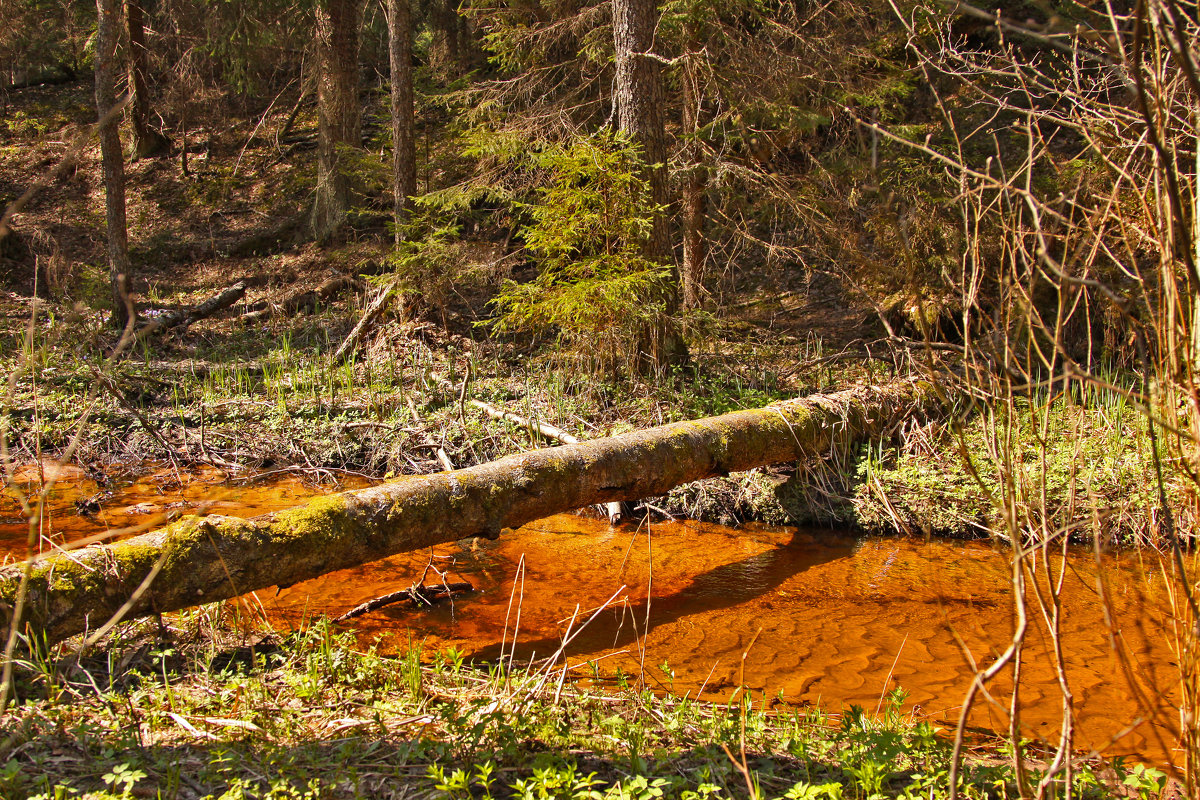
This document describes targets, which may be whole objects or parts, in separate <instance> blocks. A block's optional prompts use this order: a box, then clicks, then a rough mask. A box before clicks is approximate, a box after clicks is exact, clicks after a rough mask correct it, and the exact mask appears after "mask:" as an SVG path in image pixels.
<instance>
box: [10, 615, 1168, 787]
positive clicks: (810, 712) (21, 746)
mask: <svg viewBox="0 0 1200 800" xmlns="http://www.w3.org/2000/svg"><path fill="white" fill-rule="evenodd" d="M220 615H221V612H220V610H219V609H217V608H216V607H210V608H206V609H200V610H197V611H193V612H190V613H189V614H185V615H182V616H180V617H178V618H177V619H175V620H174V621H173V630H172V632H171V634H170V635H169V636H168V637H167V638H161V637H159V638H150V637H148V636H147V635H145V634H143V635H142V636H140V637H138V636H134V635H132V634H130V635H128V636H129V638H125V639H124V640H122V641H118V642H114V643H113V644H112V645H111V646H109V647H107V648H105V650H104V651H103V652H102V653H96V654H92V655H84V656H77V655H71V654H69V653H68V652H66V651H63V652H60V653H57V654H56V658H54V659H49V658H43V659H41V660H36V659H31V660H30V661H28V662H25V663H24V664H23V668H22V669H21V670H19V674H20V680H21V683H20V688H21V694H20V699H19V701H18V702H17V703H16V704H15V706H14V707H13V708H12V709H11V710H10V713H9V714H8V715H7V716H6V717H5V718H3V720H2V722H0V732H2V734H3V743H2V745H3V747H2V749H0V765H2V766H0V795H2V796H4V797H6V798H12V800H22V799H23V798H29V797H39V798H40V797H46V798H76V797H79V798H93V799H94V800H112V799H113V798H131V797H157V798H213V799H214V800H215V799H216V798H220V799H221V800H233V798H402V797H403V798H407V797H417V798H429V800H440V799H442V798H445V800H476V799H479V800H491V799H492V798H522V800H526V799H528V800H551V799H552V798H562V799H563V800H657V798H679V800H709V799H710V798H725V797H728V798H743V797H745V798H750V797H753V798H756V799H757V798H781V799H785V800H808V799H809V798H812V799H814V800H815V799H816V798H833V799H835V800H836V799H837V798H847V799H853V800H871V798H892V797H896V798H916V797H922V798H940V797H945V796H946V794H947V793H946V785H947V776H948V768H949V762H948V758H949V754H950V749H951V748H950V745H949V743H948V742H947V740H946V738H945V736H944V734H943V732H941V731H939V730H938V729H936V728H934V727H933V726H931V725H930V724H929V723H928V722H926V721H923V720H920V719H916V718H914V717H913V715H912V714H911V713H909V712H906V711H905V710H904V693H903V691H902V690H899V689H897V690H894V691H893V692H892V693H891V694H890V695H889V696H888V697H886V698H883V700H882V702H881V704H880V712H879V713H878V715H873V714H870V713H867V712H866V711H864V710H863V709H861V708H857V707H851V708H849V709H846V710H844V711H843V712H842V713H841V714H839V715H831V714H828V715H827V714H826V713H823V712H822V711H821V710H819V709H812V708H810V709H789V708H778V707H776V708H770V707H769V706H770V702H769V700H768V698H765V697H759V696H756V695H753V694H750V693H747V692H738V693H736V695H737V696H736V698H734V699H732V700H731V702H730V703H728V704H709V703H698V702H694V701H691V700H689V699H687V698H679V697H670V696H668V697H660V696H655V695H652V694H650V693H648V692H645V691H639V690H637V689H635V688H630V687H628V686H624V687H622V686H621V683H622V682H621V681H620V679H619V678H618V679H611V678H609V679H605V677H604V676H603V675H601V674H600V670H598V669H596V668H595V666H594V667H593V673H594V677H593V678H592V679H591V680H590V681H589V683H590V686H589V685H585V684H583V683H579V684H572V683H567V684H566V685H565V687H559V686H558V675H559V673H560V670H561V667H562V664H561V662H559V663H555V664H549V665H541V666H539V665H534V667H532V668H529V669H518V670H514V671H512V672H507V671H505V670H503V669H501V668H500V667H498V666H496V665H494V664H478V665H476V664H470V663H465V662H464V659H463V658H462V655H461V654H459V653H456V652H446V653H435V654H429V653H425V654H422V653H421V652H420V651H419V649H418V648H414V649H412V650H410V652H409V653H407V654H404V655H401V656H400V657H384V656H381V655H380V654H378V653H377V652H375V651H374V650H373V649H367V650H365V651H364V650H361V649H358V648H357V647H356V646H355V643H354V641H353V639H352V638H351V636H350V635H349V634H342V633H337V632H336V631H335V630H334V629H333V628H332V627H331V626H330V625H328V624H327V623H324V622H319V623H317V624H314V625H312V626H310V627H308V628H307V629H305V630H303V631H300V632H298V633H294V634H290V635H287V636H283V637H267V638H261V636H255V637H253V638H250V639H249V640H247V639H246V638H245V637H244V636H242V637H238V636H236V635H234V634H231V632H230V631H228V630H217V629H213V628H211V627H210V626H211V625H212V624H213V623H214V622H215V621H216V620H217V619H218V618H219V617H220ZM996 756H997V753H996V752H992V753H991V754H989V755H987V756H986V757H984V758H982V759H981V758H973V759H972V760H970V761H968V763H967V764H966V767H965V769H964V770H963V771H962V773H961V775H962V785H961V787H960V790H961V796H963V797H967V798H985V797H987V798H991V797H1001V796H1011V795H1012V794H1013V793H1014V792H1015V783H1014V776H1013V774H1012V772H1011V769H1010V767H1009V766H1008V761H1007V760H1006V759H1004V758H1000V757H996ZM1032 771H1033V774H1032V777H1033V778H1034V779H1037V777H1039V776H1038V773H1037V767H1036V765H1034V766H1033V768H1032ZM1099 774H1101V765H1099V764H1098V763H1097V762H1094V761H1089V762H1086V763H1084V764H1083V766H1082V767H1081V768H1080V769H1079V770H1078V771H1077V772H1076V775H1075V778H1074V781H1075V787H1074V788H1075V790H1076V792H1077V795H1076V796H1079V797H1101V796H1106V795H1108V794H1112V793H1113V792H1115V791H1116V789H1115V788H1114V787H1115V786H1116V785H1120V784H1122V783H1123V784H1124V786H1123V787H1122V788H1121V792H1128V793H1135V794H1141V796H1145V797H1149V796H1152V794H1154V793H1155V792H1156V791H1157V790H1160V789H1161V787H1162V785H1163V780H1164V778H1163V775H1162V773H1161V772H1158V771H1157V770H1148V769H1146V768H1144V767H1135V768H1134V769H1132V770H1129V769H1127V768H1126V767H1125V766H1124V765H1122V764H1120V763H1118V764H1115V765H1110V766H1109V767H1107V768H1106V770H1105V771H1104V772H1103V773H1102V774H1104V775H1105V776H1106V778H1107V780H1108V781H1109V783H1108V784H1106V783H1105V782H1103V781H1101V780H1100V778H1098V777H1097V775H1099ZM1110 784H1111V785H1110ZM1061 788H1062V787H1059V789H1060V790H1061ZM1117 793H1120V792H1117Z"/></svg>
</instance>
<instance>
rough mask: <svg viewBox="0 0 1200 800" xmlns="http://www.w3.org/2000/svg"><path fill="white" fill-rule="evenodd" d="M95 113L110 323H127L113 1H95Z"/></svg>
mask: <svg viewBox="0 0 1200 800" xmlns="http://www.w3.org/2000/svg"><path fill="white" fill-rule="evenodd" d="M96 15H97V16H96V54H95V66H96V111H97V113H98V115H99V119H100V129H99V136H100V158H101V165H102V170H103V173H104V218H105V226H106V229H107V234H108V276H109V286H110V289H111V291H112V301H113V315H112V322H113V325H115V326H116V327H118V328H124V327H125V325H126V324H128V322H129V317H130V314H129V306H130V301H129V296H128V292H127V291H126V286H127V279H128V276H129V231H128V227H127V225H126V221H125V162H124V156H123V155H122V153H121V133H120V130H119V128H118V123H119V122H120V118H119V117H118V116H117V115H115V114H110V113H109V111H110V109H112V108H113V107H114V106H115V105H116V104H117V98H116V84H117V80H116V69H117V41H118V39H119V38H120V33H119V31H118V25H119V21H120V18H121V15H120V8H119V6H118V3H117V0H96Z"/></svg>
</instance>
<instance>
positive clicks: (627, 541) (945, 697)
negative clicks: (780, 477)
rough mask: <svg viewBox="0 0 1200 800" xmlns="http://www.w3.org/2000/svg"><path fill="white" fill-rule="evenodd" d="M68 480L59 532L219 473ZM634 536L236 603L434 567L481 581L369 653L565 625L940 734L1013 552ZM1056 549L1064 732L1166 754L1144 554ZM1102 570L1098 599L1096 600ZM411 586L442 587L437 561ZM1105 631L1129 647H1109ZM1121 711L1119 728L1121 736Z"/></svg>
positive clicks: (572, 541) (1110, 746)
mask: <svg viewBox="0 0 1200 800" xmlns="http://www.w3.org/2000/svg"><path fill="white" fill-rule="evenodd" d="M68 477H70V476H68ZM73 479H74V480H75V481H76V485H75V486H74V487H72V486H71V485H64V486H63V487H62V489H61V493H60V494H56V495H55V497H54V498H52V505H53V515H54V525H53V536H55V537H56V540H70V539H72V538H78V537H80V536H85V535H90V534H93V533H95V532H96V531H97V530H100V531H103V530H105V529H107V528H112V527H116V526H118V525H120V524H127V523H128V522H130V521H140V520H142V519H145V518H146V517H145V509H143V508H142V506H144V505H146V504H148V505H149V506H150V507H151V510H152V511H154V512H161V511H162V510H164V509H170V508H172V507H173V506H174V504H176V503H183V504H184V506H183V507H184V508H188V507H193V506H194V504H195V503H196V502H198V501H199V499H200V498H202V497H205V498H206V497H208V496H210V495H211V494H212V492H213V489H214V486H213V485H211V483H212V481H214V480H215V476H206V477H202V478H200V479H197V480H196V481H195V482H194V483H193V484H191V485H187V486H178V485H176V483H175V478H174V476H172V475H170V474H168V473H160V474H159V475H157V476H151V477H148V478H143V479H140V480H138V481H137V482H135V483H132V484H122V485H120V486H117V487H115V488H114V489H113V493H112V495H111V496H110V497H109V498H108V500H107V502H106V503H105V505H104V507H103V508H102V509H101V512H100V513H98V514H93V515H92V516H91V517H88V518H84V517H79V516H77V515H75V514H74V513H73V502H74V500H75V499H77V496H78V495H79V494H80V493H83V492H93V491H95V490H96V489H95V487H94V486H92V485H90V484H89V483H88V481H87V480H86V478H85V477H84V476H74V478H73ZM321 491H322V490H321V489H320V488H318V487H312V486H306V485H303V484H301V483H300V482H299V481H296V480H294V479H287V478H284V479H281V480H279V481H278V482H273V483H265V482H264V483H260V484H255V485H253V486H246V487H237V488H236V489H232V490H230V489H226V490H225V492H226V493H225V495H224V496H223V497H221V499H220V500H219V502H218V504H217V506H216V507H215V508H214V509H213V510H214V511H218V512H219V513H229V514H238V513H240V514H245V515H252V514H256V513H262V512H265V511H270V510H274V509H278V508H283V507H287V506H291V505H295V504H297V503H300V502H303V500H304V499H305V498H306V497H308V496H311V495H313V494H317V493H320V492H321ZM17 516H18V515H17V512H16V511H15V510H12V511H10V509H9V507H8V504H3V505H0V517H2V518H5V519H3V520H2V522H0V545H3V544H8V545H9V546H10V547H13V546H14V545H15V544H16V543H20V544H21V547H22V549H23V542H24V538H25V536H26V534H27V531H28V528H27V527H26V526H25V525H24V524H23V522H21V521H20V520H19V519H18V518H17ZM650 530H651V533H652V536H651V537H649V538H648V537H647V536H646V531H645V528H637V527H636V526H619V527H615V528H614V527H610V526H609V525H608V524H607V523H605V522H601V521H598V520H592V519H586V518H582V517H576V516H569V515H561V516H556V517H551V518H549V519H546V520H541V521H538V522H535V523H532V524H530V525H527V526H525V527H524V528H522V529H520V530H519V531H514V532H511V533H506V534H505V535H504V536H503V537H501V538H500V539H499V540H497V541H494V542H480V543H477V544H476V545H470V544H467V543H458V544H453V545H447V546H444V547H439V548H436V549H435V550H433V551H427V552H418V553H406V554H401V555H398V556H395V557H392V558H389V559H385V560H383V561H379V562H376V563H373V564H367V565H363V566H360V567H357V568H354V569H350V570H345V571H342V572H338V573H334V574H331V575H327V576H324V577H322V578H320V579H317V580H314V581H308V582H305V583H302V584H297V585H295V586H292V587H289V588H286V589H283V590H280V591H274V590H270V589H268V590H265V591H259V592H256V593H253V594H251V595H248V596H246V597H244V598H242V599H241V600H240V603H241V604H242V606H243V608H248V609H249V610H250V611H251V612H252V613H253V615H254V616H255V617H265V618H266V619H267V620H268V621H269V622H270V623H271V624H272V625H273V626H274V627H275V628H276V629H277V630H281V631H286V630H288V629H290V628H296V627H299V626H300V625H301V624H303V622H304V621H305V620H306V619H311V618H313V617H316V616H328V617H337V616H338V615H340V614H342V613H344V612H345V611H347V610H349V609H350V608H352V607H354V606H356V605H358V604H360V603H362V602H364V601H366V600H369V599H372V598H374V597H378V596H380V595H384V594H388V593H391V592H394V591H396V590H398V589H402V588H405V587H407V586H408V585H409V584H411V583H412V582H413V580H414V579H416V578H417V577H418V576H420V575H421V574H422V572H423V571H424V569H425V567H426V565H427V564H429V563H433V564H434V565H435V566H437V567H438V568H439V569H441V570H443V571H444V572H445V573H446V577H447V580H451V581H458V580H467V581H470V582H471V583H472V584H473V585H474V587H475V590H476V591H475V592H474V593H472V594H470V595H468V596H465V597H462V598H460V599H458V600H457V601H455V602H454V603H452V604H443V605H439V606H435V607H433V608H426V609H413V608H409V607H404V606H393V607H388V608H384V609H381V610H378V611H376V612H373V613H371V614H368V615H366V616H364V617H360V618H358V619H356V620H354V621H353V622H352V623H351V624H350V625H349V626H348V627H349V628H350V629H351V630H353V631H354V632H355V634H356V636H357V637H358V638H359V640H360V642H362V643H363V644H364V645H370V644H376V645H377V646H378V647H379V648H380V651H381V652H383V653H401V652H405V651H407V650H408V649H409V648H410V647H411V646H412V645H413V644H417V645H420V646H421V647H422V648H423V649H424V651H425V652H426V653H427V654H428V653H433V652H436V651H438V650H445V649H448V648H454V649H456V650H458V651H459V652H461V653H463V654H464V655H466V656H468V657H470V658H474V659H476V660H489V661H494V660H498V659H499V658H500V657H501V654H502V648H503V653H504V655H505V657H508V655H509V654H512V653H513V648H512V644H511V643H512V641H513V639H514V637H515V638H516V641H517V646H516V648H515V654H514V655H513V657H514V659H515V660H517V661H520V662H522V663H525V662H528V661H530V660H532V659H534V658H535V657H537V658H546V657H548V656H550V655H551V654H552V653H554V652H555V651H557V650H558V649H559V647H560V645H561V643H562V640H563V637H564V636H565V635H566V634H567V631H568V629H570V630H571V631H572V632H573V633H575V634H576V635H575V638H574V639H573V640H572V642H571V644H570V647H569V649H568V656H569V658H568V665H569V666H571V667H576V668H578V670H577V671H576V672H575V673H574V674H575V675H577V676H579V677H583V678H589V677H590V678H591V679H593V680H595V679H599V680H601V681H610V680H613V679H614V678H615V676H616V675H617V674H623V675H627V676H636V675H638V674H639V673H640V674H642V676H643V677H644V678H645V680H646V681H647V682H648V683H649V684H650V685H652V686H656V687H658V688H661V689H663V690H669V691H674V692H676V693H678V694H683V693H685V692H687V693H690V694H691V695H692V696H696V695H697V694H702V696H704V697H705V698H707V699H711V700H727V699H728V698H729V697H730V695H731V693H732V691H733V690H734V688H735V687H737V686H738V685H739V684H740V683H741V682H742V680H743V678H744V683H745V685H746V686H747V688H749V689H750V690H752V691H753V692H755V693H756V694H760V693H761V694H765V695H767V696H769V697H776V698H778V699H779V700H781V701H783V702H785V703H788V704H795V705H803V704H811V703H820V704H822V705H823V706H824V707H825V708H827V709H828V710H830V711H835V712H836V711H837V710H839V708H841V707H844V706H845V705H848V704H852V703H853V704H857V705H861V706H863V707H864V708H867V709H868V710H870V709H874V708H876V707H877V706H878V705H879V703H880V701H881V699H882V697H883V696H884V695H885V694H886V693H887V692H889V691H891V690H892V689H893V688H895V687H896V686H902V687H903V688H904V689H905V690H906V691H907V692H908V701H907V705H908V707H910V708H912V709H914V711H916V712H917V713H919V714H920V715H921V716H923V717H926V718H931V719H932V720H933V721H934V723H935V724H939V725H943V726H946V727H949V726H951V725H953V724H954V723H955V722H956V721H957V718H958V714H959V703H961V699H962V697H963V696H964V694H965V692H966V688H967V685H968V683H969V681H970V679H971V676H972V675H973V672H974V667H973V666H972V665H971V664H972V661H973V662H974V663H975V664H986V663H990V662H991V660H992V659H993V658H994V657H995V655H996V654H998V653H999V652H1000V651H1001V650H1003V648H1004V647H1005V646H1006V644H1007V642H1008V639H1009V637H1010V636H1011V634H1012V630H1013V624H1014V619H1013V612H1012V590H1011V586H1010V580H1009V578H1010V576H1009V567H1008V556H1007V554H1006V552H1005V551H1004V550H1003V549H1002V548H1001V549H997V548H995V547H994V546H992V545H991V544H990V543H987V542H952V541H942V540H933V541H928V542H925V541H920V540H915V539H903V538H888V537H854V536H850V535H847V534H845V533H839V532H836V531H814V530H804V529H802V530H794V529H777V528H769V527H763V526H754V525H747V526H744V527H742V528H740V529H737V530H734V529H730V528H724V527H721V526H717V525H706V524H701V523H693V522H679V523H661V524H660V523H655V524H653V525H652V526H650ZM14 549H15V547H14ZM1067 559H1068V561H1069V567H1070V569H1069V570H1068V571H1067V574H1066V579H1065V580H1066V582H1065V585H1064V593H1063V598H1064V605H1063V632H1062V636H1063V642H1064V644H1065V649H1064V654H1065V657H1066V671H1067V677H1068V679H1069V682H1070V685H1071V690H1072V694H1073V696H1074V710H1073V715H1074V719H1075V724H1076V730H1077V733H1078V738H1077V743H1078V745H1079V746H1081V747H1089V748H1090V747H1094V748H1096V749H1099V750H1101V751H1103V752H1106V753H1108V754H1111V755H1121V754H1130V755H1137V756H1142V757H1145V758H1149V759H1151V760H1154V761H1166V760H1170V759H1172V758H1173V757H1174V756H1173V754H1172V753H1171V752H1170V745H1169V744H1168V741H1169V739H1170V734H1169V729H1170V720H1169V719H1167V716H1169V714H1171V713H1177V711H1176V709H1177V707H1178V703H1177V701H1176V700H1175V699H1174V698H1175V697H1176V694H1177V689H1176V688H1175V683H1176V681H1177V678H1178V676H1177V675H1174V672H1173V667H1172V666H1171V665H1172V659H1173V655H1172V653H1171V651H1170V648H1169V644H1168V642H1169V639H1170V636H1169V630H1170V629H1169V625H1170V620H1171V617H1170V614H1169V609H1168V607H1167V604H1166V603H1165V601H1164V600H1163V598H1162V596H1161V591H1160V590H1159V588H1160V584H1158V583H1156V582H1155V581H1154V580H1153V577H1152V569H1153V565H1147V564H1142V563H1139V561H1138V559H1137V558H1136V557H1132V556H1131V557H1128V558H1122V557H1119V556H1106V557H1105V559H1104V560H1103V563H1102V564H1101V565H1097V563H1096V561H1095V558H1094V556H1092V555H1091V554H1089V553H1087V552H1083V551H1080V552H1077V553H1076V552H1072V553H1069V554H1067ZM1101 575H1104V579H1105V580H1106V581H1107V584H1108V600H1107V603H1105V602H1101V599H1100V597H1099V596H1098V594H1097V591H1096V586H1097V582H1098V580H1099V579H1100V576H1101ZM426 580H427V582H434V581H435V580H437V579H436V578H435V577H434V576H433V574H432V573H431V574H430V575H429V577H428V578H427V579H426ZM647 598H649V601H648V600H647ZM606 603H608V605H607V607H605V608H604V610H603V611H601V612H600V613H599V614H597V615H596V618H595V620H593V621H592V622H591V623H590V624H589V625H588V626H587V627H586V628H585V629H584V630H583V631H582V632H579V627H580V625H581V624H582V622H583V621H584V620H586V619H588V618H589V617H591V616H592V615H593V613H594V612H596V611H597V609H600V608H601V607H602V606H605V604H606ZM647 604H648V605H649V618H648V621H647ZM1032 616H1033V628H1032V629H1031V632H1030V636H1029V638H1028V640H1027V643H1026V648H1025V660H1024V663H1023V666H1022V685H1021V694H1022V703H1023V708H1022V725H1023V732H1024V733H1025V734H1026V735H1028V736H1030V737H1032V738H1042V739H1053V738H1055V737H1056V736H1057V731H1058V728H1059V726H1060V725H1061V706H1062V700H1061V693H1060V691H1059V686H1058V676H1057V674H1056V672H1055V669H1054V667H1053V664H1054V658H1053V652H1052V650H1053V642H1052V638H1051V637H1050V636H1049V635H1048V633H1047V632H1046V630H1045V626H1044V624H1042V623H1041V622H1040V621H1039V619H1038V614H1037V613H1036V612H1035V613H1034V614H1033V615H1032ZM1113 629H1115V630H1118V631H1119V632H1120V637H1119V638H1120V641H1121V643H1122V645H1123V647H1124V648H1125V652H1124V655H1120V656H1119V655H1117V654H1115V653H1114V650H1113V647H1112V641H1113V639H1112V637H1111V636H1110V634H1109V631H1110V630H1113ZM751 642H753V643H754V644H753V648H752V649H751V650H750V652H749V655H748V656H747V657H746V658H745V663H744V675H743V670H742V666H743V658H742V657H743V654H745V653H746V652H747V648H749V647H750V644H751ZM1126 667H1128V672H1129V673H1130V674H1131V675H1132V683H1133V684H1134V685H1135V688H1136V691H1134V690H1132V689H1131V688H1130V683H1131V681H1130V680H1129V679H1127V677H1126V672H1127V669H1126ZM1172 678H1174V679H1175V680H1172ZM991 689H992V691H993V693H994V695H995V696H997V697H999V698H1004V697H1007V695H1008V693H1009V692H1010V690H1011V674H1010V673H1003V674H1001V675H1000V676H998V677H997V679H996V681H995V682H994V683H993V685H992V687H991ZM701 690H703V691H701ZM1147 698H1148V699H1147ZM1133 721H1139V722H1138V725H1137V726H1135V729H1134V730H1133V731H1132V732H1131V733H1123V731H1125V729H1126V728H1127V727H1128V726H1129V725H1130V723H1131V722H1133ZM970 722H971V724H972V725H977V726H979V727H983V728H988V729H990V730H1004V729H1005V728H1006V727H1007V724H1008V719H1007V711H1006V708H1005V706H1004V704H1003V702H998V703H996V704H994V705H989V704H987V703H981V704H979V705H978V706H977V707H976V708H975V709H974V711H973V713H972V715H971V718H970ZM1154 726H1158V728H1157V732H1155V728H1154ZM1164 731H1167V733H1165V734H1164V733H1163V732H1164Z"/></svg>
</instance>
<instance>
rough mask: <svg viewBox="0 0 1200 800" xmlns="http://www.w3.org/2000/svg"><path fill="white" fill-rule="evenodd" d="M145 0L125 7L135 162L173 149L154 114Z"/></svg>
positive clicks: (132, 2)
mask: <svg viewBox="0 0 1200 800" xmlns="http://www.w3.org/2000/svg"><path fill="white" fill-rule="evenodd" d="M143 1H144V0H128V2H126V3H125V22H126V27H127V28H128V29H129V78H130V81H129V82H130V85H131V86H132V87H133V105H132V107H131V109H130V112H131V113H130V116H131V118H132V120H133V140H134V141H133V153H134V157H135V158H151V157H153V156H158V155H162V154H163V153H167V152H169V151H170V149H171V142H170V140H169V139H167V137H166V136H164V135H163V133H162V131H160V130H159V129H158V127H157V126H156V125H154V123H153V122H151V116H152V115H151V111H150V81H149V79H148V78H149V69H148V68H147V66H146V64H147V55H148V52H147V50H146V20H145V10H144V8H143Z"/></svg>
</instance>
